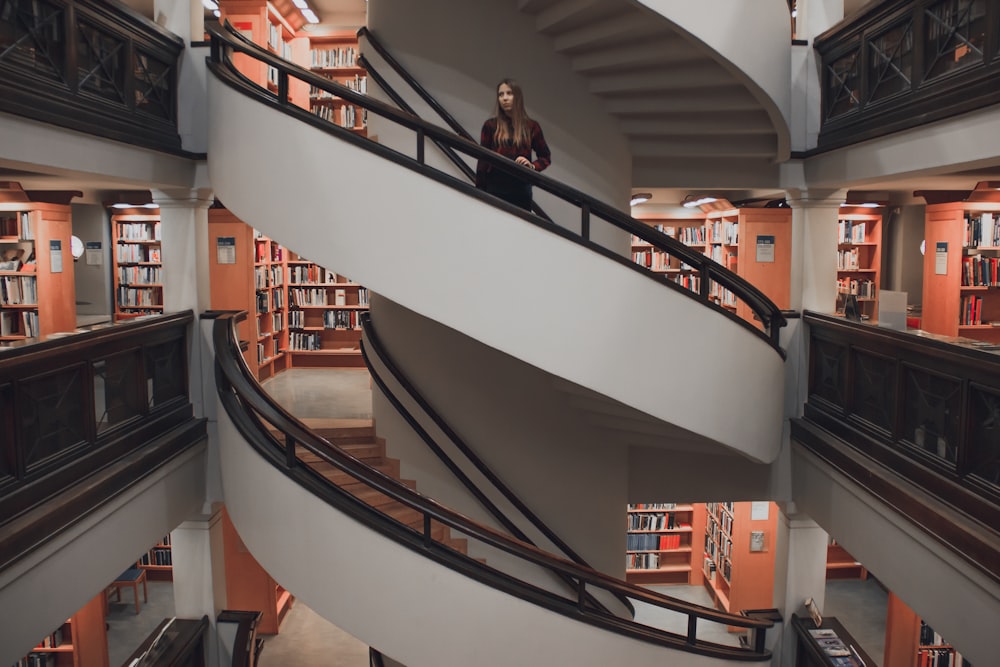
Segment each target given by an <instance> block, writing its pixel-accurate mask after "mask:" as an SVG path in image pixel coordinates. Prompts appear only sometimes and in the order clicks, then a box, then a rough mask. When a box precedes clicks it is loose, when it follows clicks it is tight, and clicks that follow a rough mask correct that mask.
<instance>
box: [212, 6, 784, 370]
mask: <svg viewBox="0 0 1000 667" xmlns="http://www.w3.org/2000/svg"><path fill="white" fill-rule="evenodd" d="M207 30H208V32H209V35H210V36H211V39H212V48H211V55H210V56H209V63H208V67H209V69H210V70H211V71H212V72H213V74H215V76H217V77H218V78H219V79H220V80H221V81H223V82H224V83H225V84H226V85H229V86H231V87H233V88H234V89H236V90H238V91H239V92H241V93H242V94H245V95H247V96H249V97H252V98H254V99H256V100H258V101H259V102H261V103H263V104H266V105H268V106H272V107H274V108H276V109H278V110H281V111H282V112H284V113H286V114H288V115H291V116H294V117H296V118H298V119H300V120H302V121H304V122H306V123H309V124H310V125H312V126H314V127H316V128H318V129H321V130H323V131H325V132H327V133H329V134H333V135H336V136H337V137H339V138H340V139H342V140H344V141H347V142H351V143H353V144H354V145H355V146H358V147H360V148H364V149H365V150H368V151H370V152H372V153H375V154H378V155H379V156H381V157H384V158H386V159H388V160H391V161H393V162H395V163H396V164H399V165H401V166H405V167H407V168H409V169H413V170H415V171H419V172H420V173H421V174H423V175H425V176H427V177H429V178H433V179H434V180H437V181H439V182H441V183H443V184H446V185H449V186H450V187H453V188H456V189H459V190H462V191H463V192H466V193H468V194H470V195H472V196H476V197H479V198H482V199H483V200H484V201H488V202H490V203H491V204H493V205H495V206H498V207H500V208H503V209H505V210H507V211H508V212H510V213H511V214H513V215H517V216H519V217H522V218H524V219H525V220H528V221H529V222H532V223H534V224H537V225H539V226H540V227H542V228H544V229H546V230H548V231H550V232H551V233H554V234H558V235H560V236H563V237H564V238H566V239H569V240H572V241H574V242H576V243H579V244H581V245H584V246H586V247H588V248H589V249H590V250H592V251H594V252H597V253H600V254H601V255H603V256H605V257H607V258H609V259H612V260H614V261H617V262H620V263H622V264H623V265H626V266H629V267H630V268H631V269H633V270H635V271H639V272H641V273H642V274H644V275H646V276H647V277H649V278H651V279H653V280H656V281H657V282H658V283H660V284H662V285H666V286H667V287H668V288H670V289H674V290H677V291H679V292H681V293H683V294H685V295H686V296H688V297H690V298H693V299H696V300H698V301H700V302H701V303H702V304H703V305H705V306H707V307H709V308H712V309H713V310H715V311H716V312H718V313H720V314H721V315H722V316H724V317H727V318H729V319H731V320H732V321H734V322H736V323H737V324H739V325H740V326H742V327H744V328H746V329H747V330H748V331H750V332H752V333H754V334H755V335H757V336H760V337H761V338H763V339H764V340H766V341H768V343H769V344H770V345H771V347H773V348H774V349H775V351H776V352H777V353H778V354H779V355H781V356H782V357H783V356H784V352H783V351H782V350H781V347H780V345H779V334H780V329H781V327H783V326H785V324H786V323H787V322H786V320H785V317H784V315H783V314H782V312H781V310H780V309H779V308H778V307H777V306H776V305H775V304H774V303H773V302H772V301H771V300H770V299H769V298H768V297H767V296H766V295H765V294H764V293H763V292H761V291H760V290H759V289H757V288H756V287H754V286H753V285H752V284H751V283H750V282H748V281H747V280H746V279H744V278H742V277H741V276H738V275H737V274H735V273H733V272H732V271H730V270H728V269H726V268H725V267H724V266H722V265H721V264H719V263H718V262H715V261H714V260H712V259H711V258H710V257H708V256H706V255H704V254H703V253H701V252H698V251H697V250H694V249H693V248H690V247H688V246H687V245H685V244H683V243H681V242H679V241H677V240H676V239H673V238H671V237H670V236H668V235H667V234H664V233H662V232H659V231H657V230H655V229H653V228H652V227H650V226H648V225H645V224H643V223H641V222H639V221H638V220H636V219H634V218H632V217H630V216H628V215H626V214H625V213H622V212H621V211H619V210H618V209H617V208H615V207H613V206H611V205H609V204H606V203H604V202H602V201H600V200H598V199H595V198H593V197H591V196H589V195H587V194H586V193H584V192H581V191H579V190H576V189H575V188H571V187H569V186H568V185H566V184H564V183H561V182H559V181H556V180H554V179H552V178H549V177H547V176H545V175H544V174H540V173H538V172H536V171H533V170H530V169H526V168H524V167H521V166H520V165H518V164H516V163H515V162H513V161H512V160H508V159H506V158H504V157H501V156H500V155H498V154H497V153H495V152H493V151H491V150H488V149H486V148H483V147H482V146H480V145H479V144H478V143H476V142H474V141H470V140H468V139H466V138H464V137H460V136H458V135H455V134H453V133H452V132H450V131H448V130H445V129H444V128H441V127H439V126H437V125H433V124H431V123H428V122H426V121H424V120H422V119H420V118H417V117H415V116H413V115H411V114H408V113H405V112H403V111H400V110H398V109H396V108H394V107H392V106H390V105H388V104H385V103H384V102H381V101H380V100H376V99H373V98H370V97H368V96H367V95H364V94H362V93H359V92H356V91H354V90H351V89H350V88H348V87H346V86H343V85H341V84H338V83H336V82H334V81H331V80H330V79H327V78H326V77H323V76H321V75H319V74H316V73H314V72H311V71H309V70H307V69H305V68H302V67H300V66H298V65H295V64H293V63H290V62H288V61H286V60H283V59H281V58H279V57H277V56H275V55H273V54H271V53H270V52H268V51H267V50H266V49H263V48H261V47H259V46H257V45H256V44H254V43H253V42H251V41H249V40H248V39H247V38H246V37H244V36H243V35H241V34H239V32H237V31H236V30H235V29H233V28H232V26H231V25H229V24H228V22H227V23H226V26H225V27H223V26H220V25H218V24H210V25H209V26H207ZM225 49H230V50H233V51H238V52H240V53H244V54H246V55H248V56H249V57H251V58H253V59H256V60H260V61H261V62H264V63H266V64H267V65H269V66H271V67H273V68H274V69H275V70H276V71H277V77H278V86H277V88H278V92H277V94H275V93H271V92H270V91H267V90H265V89H263V88H262V87H261V86H259V85H257V84H255V83H253V82H252V81H250V80H248V79H247V78H246V77H245V76H243V75H242V74H240V73H239V72H238V71H237V70H236V68H235V66H234V65H233V63H232V59H231V58H230V57H229V53H228V52H225ZM289 77H294V78H296V79H299V80H302V81H304V82H305V83H307V84H308V85H310V86H313V87H315V88H318V89H320V90H323V91H327V92H330V93H331V94H334V95H336V96H338V97H341V98H343V99H344V100H346V101H348V102H350V103H351V104H355V105H357V106H359V107H362V108H364V109H366V110H368V111H369V112H371V113H374V114H377V115H378V116H381V117H383V118H385V119H387V120H389V121H391V122H393V123H395V124H396V125H399V126H402V127H405V128H407V129H409V130H412V131H413V132H414V133H415V135H416V155H417V157H416V158H412V157H410V156H408V155H405V154H403V153H401V152H399V151H397V150H394V149H392V148H390V147H388V146H385V145H383V144H381V143H378V142H374V141H370V140H368V139H366V138H365V137H360V136H358V135H357V134H355V133H354V132H351V131H350V130H348V129H346V128H342V127H339V126H338V125H336V124H334V123H330V122H328V121H325V120H322V119H321V118H319V117H318V116H315V115H313V114H311V113H309V112H308V111H307V110H305V109H302V108H300V107H297V106H295V105H294V104H292V103H291V102H290V100H289V98H288V90H289ZM427 139H436V140H437V141H440V142H441V143H443V144H445V145H448V146H450V147H452V148H454V149H455V150H457V151H459V152H460V153H463V154H466V155H469V156H472V157H473V158H475V159H477V160H485V161H487V162H489V163H490V164H491V165H492V166H493V168H495V169H498V170H500V171H504V172H506V173H508V174H512V175H514V176H515V177H517V178H519V179H521V180H523V181H526V182H527V183H529V184H531V185H532V186H534V187H537V188H540V189H542V190H545V191H546V192H549V193H550V194H552V195H554V196H556V197H557V198H559V199H561V200H563V201H565V202H567V203H569V204H571V205H573V206H574V207H576V208H577V209H578V210H579V212H580V232H579V234H577V233H574V232H571V231H569V230H567V229H565V228H563V227H561V226H558V225H553V224H551V223H548V222H546V221H544V220H542V219H540V218H539V217H538V216H535V215H533V214H531V213H529V212H528V211H525V210H524V209H521V208H519V207H517V206H514V205H513V204H508V203H507V202H504V201H502V200H500V199H498V198H496V197H493V196H492V195H488V194H486V193H484V192H482V191H480V190H477V189H475V188H473V187H472V186H471V185H469V184H468V183H464V182H461V181H459V180H458V179H456V178H455V177H454V176H452V175H450V174H445V173H443V172H441V171H439V170H436V169H433V168H431V167H430V166H428V165H427V164H425V162H424V157H423V156H424V148H425V146H424V144H425V141H426V140H427ZM595 217H596V218H598V219H600V220H602V221H604V222H606V223H609V224H611V225H612V226H614V227H617V228H618V229H620V230H622V231H625V232H627V233H629V234H632V235H634V236H636V237H638V238H640V239H642V240H643V241H645V242H646V243H649V244H650V245H652V246H653V247H654V248H656V249H658V250H662V251H664V252H667V253H669V254H670V255H671V256H673V257H676V258H678V259H679V260H681V261H682V262H684V263H685V264H687V265H688V266H690V267H691V268H692V270H694V271H696V272H697V273H698V275H699V276H700V278H701V285H700V290H699V291H698V292H697V293H695V292H692V291H691V290H689V289H687V288H686V287H683V286H681V285H679V284H677V283H675V282H673V281H672V280H669V279H668V278H665V277H664V276H662V275H660V274H656V273H653V272H650V271H648V270H646V269H645V268H644V267H640V266H639V265H638V264H636V263H635V262H632V261H630V260H629V259H628V258H625V257H622V256H621V255H620V254H618V253H617V252H614V251H613V250H611V249H609V248H606V247H604V246H602V245H600V244H598V243H596V242H595V241H593V240H592V239H591V236H590V228H591V222H592V218H595ZM713 282H714V283H716V284H718V285H721V286H722V287H724V288H726V289H728V290H729V291H731V292H732V293H733V294H735V295H736V296H737V297H738V298H739V299H741V300H742V301H743V302H744V303H746V304H747V306H748V307H749V308H750V309H751V310H752V311H753V313H754V316H755V318H756V319H757V320H758V321H759V322H760V324H761V326H762V327H763V331H762V330H761V329H758V328H757V326H755V325H754V324H753V323H752V322H750V321H747V320H745V319H743V318H741V317H738V316H737V315H736V314H735V313H732V312H729V311H728V310H727V309H725V308H723V307H722V306H721V305H719V304H718V303H716V302H715V301H714V300H713V299H712V297H711V284H712V283H713Z"/></svg>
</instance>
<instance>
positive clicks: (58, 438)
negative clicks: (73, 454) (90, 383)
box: [17, 364, 87, 470]
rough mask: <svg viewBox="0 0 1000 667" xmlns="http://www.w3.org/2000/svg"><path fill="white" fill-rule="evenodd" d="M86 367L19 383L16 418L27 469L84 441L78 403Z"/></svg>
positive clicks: (82, 415)
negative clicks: (18, 422) (18, 423)
mask: <svg viewBox="0 0 1000 667" xmlns="http://www.w3.org/2000/svg"><path fill="white" fill-rule="evenodd" d="M85 369H86V366H85V365H83V364H75V365H73V366H70V367H67V368H64V369H62V370H60V371H57V372H55V373H49V374H47V375H41V376H37V377H34V378H31V379H27V380H24V381H22V382H20V383H19V392H18V406H17V411H18V414H17V418H18V420H19V421H20V430H21V438H22V442H23V443H24V458H25V461H24V465H25V468H26V469H27V470H31V468H32V466H35V465H37V464H39V463H41V462H43V461H46V460H47V459H49V458H51V457H55V456H57V455H59V454H60V453H62V452H65V451H66V450H69V449H72V448H73V447H75V446H76V445H79V444H82V443H85V442H86V441H87V430H86V424H87V416H86V410H84V403H83V401H81V400H80V398H81V396H82V395H83V388H84V371H85Z"/></svg>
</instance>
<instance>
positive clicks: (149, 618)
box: [108, 369, 887, 667]
mask: <svg viewBox="0 0 1000 667" xmlns="http://www.w3.org/2000/svg"><path fill="white" fill-rule="evenodd" d="M264 388H265V390H266V391H267V392H268V393H270V394H271V395H272V396H274V397H275V398H276V399H277V400H278V401H279V402H280V403H282V404H283V405H284V406H285V407H286V408H288V409H289V410H290V411H291V412H292V413H293V414H295V415H296V416H297V417H300V418H305V419H309V418H324V417H325V418H368V417H371V386H370V380H369V377H368V373H367V371H364V370H337V371H331V370H314V369H292V370H289V371H285V372H284V373H281V374H279V375H278V376H277V377H276V378H273V379H271V380H269V381H267V382H265V383H264ZM654 589H655V590H657V591H658V592H662V593H665V594H667V595H671V596H674V597H679V598H681V599H684V600H687V601H689V602H694V603H697V604H706V605H707V604H710V603H711V601H710V600H709V597H708V594H707V593H706V592H705V590H704V589H703V588H702V587H700V586H659V587H654ZM128 595H129V594H128V593H126V594H125V596H126V598H127V597H128ZM149 595H150V600H149V602H148V603H146V604H143V605H142V607H141V613H140V614H139V615H138V616H137V615H136V614H135V608H134V606H133V605H132V604H129V603H130V602H131V600H130V599H128V600H126V601H125V602H124V603H122V604H112V605H111V613H110V615H109V617H108V627H109V631H108V640H109V643H110V644H111V665H112V666H113V667H117V665H121V664H122V661H123V660H124V659H125V658H126V657H128V656H129V655H130V654H131V653H132V652H133V651H134V650H135V647H136V646H138V645H139V644H140V643H141V642H142V640H143V639H145V637H146V636H147V635H148V634H149V632H150V631H151V630H152V629H153V628H154V627H155V626H156V625H157V624H158V623H159V622H160V620H162V619H163V618H164V617H169V616H172V615H173V590H172V587H171V586H170V584H164V583H160V582H151V583H150V589H149ZM886 604H887V603H886V593H885V591H884V590H883V589H882V588H881V587H880V586H879V584H878V583H877V582H876V581H875V580H874V579H869V580H867V581H835V582H829V583H828V584H827V589H826V605H825V609H824V615H826V616H835V617H837V618H838V619H839V620H840V622H841V623H843V624H844V626H845V627H846V628H847V629H848V630H849V631H850V632H851V634H852V635H854V638H855V639H856V640H857V641H858V643H860V644H861V646H862V647H863V648H864V649H865V651H866V652H867V653H868V654H869V655H871V656H872V657H874V658H875V659H876V660H881V657H882V654H883V651H884V643H885V614H886ZM636 620H639V621H641V622H644V623H647V624H650V625H653V626H656V627H661V628H663V629H666V630H671V631H675V632H680V633H684V632H686V627H685V626H684V624H685V623H686V621H685V619H684V617H682V616H680V615H678V614H674V613H671V612H666V611H664V610H661V609H658V608H656V607H652V606H650V605H646V604H643V603H637V605H636ZM699 636H700V637H701V638H703V639H708V640H711V641H717V642H720V643H728V644H733V645H735V644H736V643H737V642H738V635H736V634H734V633H729V632H726V630H725V628H722V627H712V626H706V627H702V629H701V632H700V633H699ZM259 665H260V667H286V666H288V665H303V666H307V667H314V666H315V667H319V666H323V667H366V666H367V665H368V647H367V646H366V645H365V644H364V643H362V642H360V641H358V640H356V639H355V638H353V637H351V636H350V635H348V634H347V633H345V632H343V631H342V630H340V629H339V628H337V627H336V626H334V625H333V624H331V623H329V622H328V621H326V620H325V619H323V618H321V617H319V616H318V615H317V614H316V613H315V612H313V611H312V610H311V609H309V608H308V607H306V606H305V605H303V604H301V603H296V604H295V606H294V607H293V608H292V609H291V611H289V613H288V615H287V616H286V617H285V619H284V622H283V623H282V626H281V632H280V634H278V635H275V636H273V637H267V638H266V640H265V645H264V650H263V653H262V654H261V659H260V663H259Z"/></svg>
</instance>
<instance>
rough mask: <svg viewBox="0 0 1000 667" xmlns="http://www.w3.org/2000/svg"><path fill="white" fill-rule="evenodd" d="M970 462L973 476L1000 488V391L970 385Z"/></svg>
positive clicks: (969, 466) (969, 469)
mask: <svg viewBox="0 0 1000 667" xmlns="http://www.w3.org/2000/svg"><path fill="white" fill-rule="evenodd" d="M968 440H969V461H968V471H969V473H970V474H972V475H976V476H977V477H981V478H982V479H983V480H985V481H987V482H989V483H990V484H993V485H995V486H998V487H1000V392H998V391H997V390H995V389H989V388H986V387H980V386H978V385H972V386H970V387H969V433H968Z"/></svg>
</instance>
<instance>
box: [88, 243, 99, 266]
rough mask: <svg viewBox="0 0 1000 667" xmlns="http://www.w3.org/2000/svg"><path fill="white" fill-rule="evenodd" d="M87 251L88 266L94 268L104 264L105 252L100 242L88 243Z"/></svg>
mask: <svg viewBox="0 0 1000 667" xmlns="http://www.w3.org/2000/svg"><path fill="white" fill-rule="evenodd" d="M85 247H86V250H84V252H85V253H86V256H87V264H89V265H91V266H93V265H98V264H103V263H104V252H103V251H102V250H101V242H100V241H87V243H86V246H85Z"/></svg>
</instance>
